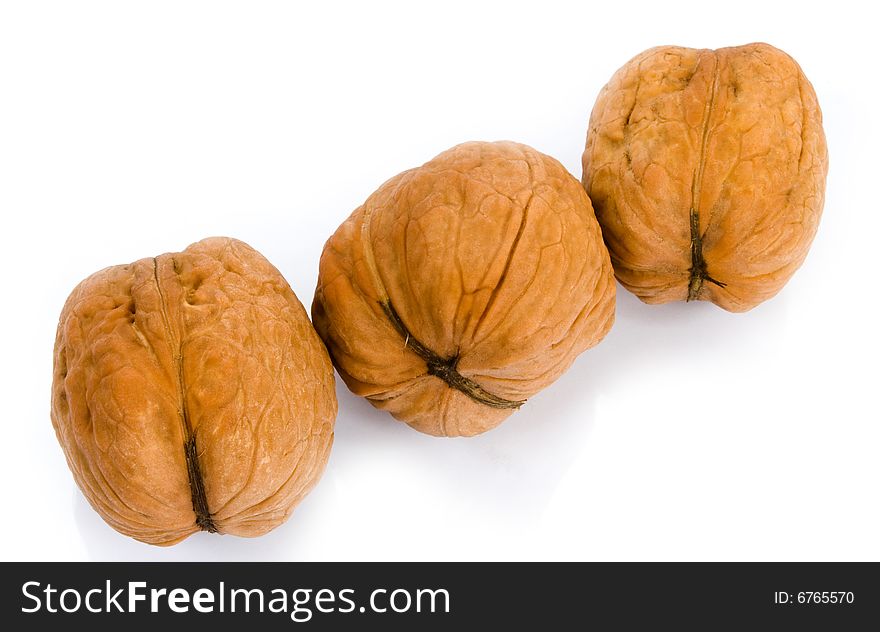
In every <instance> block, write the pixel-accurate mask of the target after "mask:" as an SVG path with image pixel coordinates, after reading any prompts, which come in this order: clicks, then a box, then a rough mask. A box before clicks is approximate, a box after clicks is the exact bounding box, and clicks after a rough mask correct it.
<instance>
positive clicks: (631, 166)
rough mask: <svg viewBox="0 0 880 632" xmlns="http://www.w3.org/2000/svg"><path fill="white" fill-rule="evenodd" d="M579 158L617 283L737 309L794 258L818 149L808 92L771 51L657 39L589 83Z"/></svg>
mask: <svg viewBox="0 0 880 632" xmlns="http://www.w3.org/2000/svg"><path fill="white" fill-rule="evenodd" d="M583 166H584V176H583V182H584V186H585V187H586V189H587V192H588V193H589V194H590V199H591V200H592V202H593V205H594V206H595V209H596V217H597V218H598V220H599V223H600V224H601V225H602V232H603V235H604V237H605V242H606V244H607V245H608V249H609V250H610V252H611V261H612V263H613V264H614V271H615V273H616V275H617V278H618V279H619V280H620V282H621V283H622V284H623V285H624V287H626V288H627V289H629V290H630V291H631V292H634V293H635V294H636V295H637V296H638V297H639V298H640V299H642V300H643V301H645V302H646V303H665V302H668V301H677V300H708V301H712V302H713V303H715V304H716V305H719V306H721V307H723V308H724V309H726V310H729V311H734V312H741V311H746V310H748V309H751V308H752V307H754V306H755V305H757V304H758V303H761V302H762V301H765V300H767V299H768V298H770V297H772V296H774V295H775V294H776V293H777V292H778V291H779V290H780V289H781V288H782V286H783V285H785V283H786V281H788V279H789V278H791V275H792V274H794V271H795V270H796V269H797V268H798V267H799V266H800V265H801V263H802V262H803V260H804V257H806V255H807V250H808V249H809V247H810V243H811V242H812V240H813V236H814V235H815V234H816V228H817V227H818V224H819V217H820V215H821V214H822V204H823V202H824V198H825V176H826V174H827V171H828V154H827V150H826V146H825V135H824V133H823V131H822V113H821V111H820V110H819V104H818V102H817V101H816V94H815V92H814V91H813V87H812V86H811V85H810V82H809V81H807V78H806V77H805V76H804V73H803V72H802V71H801V69H800V67H799V66H798V65H797V63H796V62H795V61H794V60H793V59H792V58H791V57H789V56H788V55H786V54H785V53H783V52H782V51H780V50H778V49H776V48H773V47H772V46H769V45H767V44H749V45H747V46H738V47H735V48H721V49H718V50H716V51H712V50H695V49H690V48H680V47H677V46H663V47H660V48H652V49H650V50H647V51H645V52H643V53H642V54H641V55H638V56H636V57H635V58H633V59H632V60H631V61H630V62H629V63H627V64H626V65H625V66H624V67H623V68H621V69H620V70H618V71H617V73H616V74H615V75H614V76H613V77H612V78H611V81H609V82H608V85H606V86H605V87H604V88H603V89H602V92H601V93H600V94H599V97H598V99H597V100H596V105H595V107H594V108H593V113H592V116H591V117H590V128H589V133H588V136H587V144H586V150H585V151H584V155H583Z"/></svg>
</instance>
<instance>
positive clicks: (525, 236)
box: [312, 142, 615, 436]
mask: <svg viewBox="0 0 880 632" xmlns="http://www.w3.org/2000/svg"><path fill="white" fill-rule="evenodd" d="M614 298H615V284H614V277H613V272H612V269H611V263H610V261H609V259H608V252H607V250H606V249H605V246H604V245H603V244H602V237H601V233H600V230H599V226H598V224H597V223H596V219H595V217H594V216H593V211H592V208H591V207H590V201H589V199H588V198H587V196H586V194H585V193H584V190H583V188H582V187H581V186H580V184H579V183H578V181H577V180H576V179H575V178H573V177H572V176H571V175H570V174H569V173H568V172H567V171H566V170H565V168H564V167H563V166H562V165H561V164H559V162H557V161H556V160H554V159H553V158H550V157H549V156H545V155H543V154H541V153H538V152H537V151H535V150H534V149H531V148H530V147H526V146H525V145H519V144H516V143H511V142H498V143H481V142H472V143H465V144H463V145H459V146H457V147H454V148H452V149H450V150H449V151H446V152H444V153H442V154H440V155H439V156H437V157H436V158H434V159H433V160H431V161H430V162H428V163H426V164H425V165H423V166H421V167H418V168H416V169H411V170H409V171H405V172H404V173H401V174H400V175H398V176H396V177H394V178H392V179H391V180H389V181H388V182H386V183H385V184H383V185H382V186H381V187H380V188H379V190H378V191H376V192H375V193H374V194H373V195H371V196H370V197H369V198H368V199H367V201H366V202H365V203H364V204H363V206H361V207H360V208H358V209H357V210H355V211H354V213H352V215H351V216H350V217H349V218H348V219H347V220H346V221H345V223H344V224H342V225H341V226H340V227H339V229H338V230H337V231H336V233H335V234H334V235H333V236H332V237H331V238H330V240H329V241H328V242H327V244H326V245H325V247H324V252H323V254H322V255H321V264H320V274H319V277H318V288H317V291H316V293H315V299H314V303H313V304H312V318H313V320H314V322H315V327H316V329H317V330H318V333H319V334H320V335H321V337H322V338H323V339H324V341H325V342H326V343H327V347H328V349H329V350H330V355H331V357H332V358H333V361H334V363H335V365H336V368H337V369H338V370H339V373H340V375H341V376H342V378H343V380H344V381H345V383H346V384H347V385H348V387H349V388H350V389H351V390H352V391H353V392H354V393H356V394H358V395H362V396H364V397H366V398H367V399H368V400H369V401H370V403H372V404H373V405H374V406H376V407H377V408H382V409H385V410H388V411H389V412H390V413H391V414H392V415H394V417H396V418H397V419H399V420H401V421H404V422H406V423H407V424H409V425H410V426H412V427H413V428H415V429H417V430H420V431H422V432H425V433H428V434H433V435H447V436H455V435H475V434H478V433H481V432H484V431H486V430H488V429H490V428H492V427H494V426H496V425H498V424H499V423H501V421H502V420H504V419H505V418H506V417H508V416H509V415H510V414H511V413H512V412H513V411H514V410H516V409H517V408H519V407H520V406H521V405H522V403H523V402H524V401H525V399H526V398H527V397H530V396H531V395H533V394H535V393H537V392H538V391H540V390H541V389H542V388H544V387H546V386H547V385H548V384H550V383H551V382H553V381H554V380H555V379H556V378H558V377H559V376H560V375H561V374H562V373H563V372H564V371H565V370H566V369H567V368H568V366H569V365H570V364H571V363H572V361H574V359H575V357H576V356H577V355H578V354H579V353H581V352H582V351H584V350H585V349H588V348H590V347H592V346H593V345H595V344H596V343H598V342H599V341H600V340H601V339H602V338H603V337H604V336H605V334H606V333H607V332H608V330H609V329H610V328H611V324H612V322H613V320H614Z"/></svg>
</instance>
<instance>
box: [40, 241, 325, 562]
mask: <svg viewBox="0 0 880 632" xmlns="http://www.w3.org/2000/svg"><path fill="white" fill-rule="evenodd" d="M51 416H52V424H53V425H54V427H55V431H56V434H57V436H58V441H59V442H60V443H61V447H62V448H63V450H64V454H65V456H66V457H67V462H68V465H69V466H70V469H71V471H72V472H73V476H74V478H75V479H76V483H77V484H78V485H79V487H80V489H81V490H82V492H83V494H84V495H85V497H86V498H87V499H88V501H89V503H90V504H91V505H92V507H94V508H95V510H96V511H97V512H98V513H99V514H100V515H101V517H102V518H104V520H105V521H106V522H107V523H108V524H109V525H110V526H111V527H113V528H114V529H116V530H117V531H119V532H120V533H123V534H125V535H129V536H131V537H133V538H136V539H138V540H141V541H143V542H147V543H150V544H157V545H170V544H175V543H177V542H179V541H181V540H183V539H184V538H186V537H187V536H189V535H191V534H192V533H195V532H196V531H199V530H204V531H210V532H217V533H231V534H235V535H239V536H248V537H250V536H257V535H261V534H263V533H265V532H267V531H269V530H271V529H273V528H274V527H276V526H278V525H279V524H281V523H282V522H284V520H286V519H287V517H288V516H289V515H290V514H291V512H292V511H293V508H294V506H295V505H296V504H297V503H298V502H299V501H300V500H301V499H302V498H303V497H304V496H305V495H306V494H307V493H308V492H309V490H310V489H311V488H312V487H313V486H314V485H315V483H316V482H317V480H318V478H319V477H320V475H321V473H322V471H323V469H324V465H325V464H326V462H327V457H328V455H329V451H330V446H331V444H332V441H333V424H334V420H335V417H336V394H335V390H334V378H333V368H332V365H331V364H330V359H329V357H328V355H327V352H326V350H325V348H324V345H323V344H322V343H321V341H320V339H319V338H318V336H317V334H316V333H315V331H314V329H313V328H312V326H311V323H310V322H309V319H308V316H307V314H306V312H305V310H304V309H303V307H302V305H301V304H300V302H299V301H298V300H297V298H296V296H295V295H294V293H293V291H292V290H291V289H290V286H289V285H288V284H287V282H286V281H285V280H284V278H283V277H282V276H281V274H280V273H279V272H278V271H277V270H276V269H275V268H274V267H273V266H272V265H271V264H270V263H269V262H268V261H267V260H266V259H265V258H263V256H262V255H260V254H259V253H258V252H257V251H255V250H253V249H252V248H251V247H250V246H248V245H246V244H244V243H242V242H240V241H236V240H234V239H228V238H219V237H218V238H211V239H206V240H203V241H200V242H198V243H196V244H193V245H191V246H190V247H189V248H187V249H186V250H184V251H183V252H179V253H173V254H164V255H160V256H158V257H155V258H148V259H141V260H139V261H136V262H134V263H132V264H129V265H119V266H113V267H110V268H106V269H104V270H101V271H100V272H97V273H95V274H93V275H92V276H90V277H88V278H87V279H85V280H84V281H83V282H82V283H80V284H79V285H78V286H77V287H76V289H75V290H74V291H73V293H72V294H71V295H70V297H69V298H68V299H67V302H66V304H65V306H64V309H63V311H62V312H61V318H60V321H59V324H58V333H57V336H56V340H55V364H54V379H53V384H52V412H51Z"/></svg>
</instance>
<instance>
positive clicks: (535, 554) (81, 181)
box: [0, 0, 880, 560]
mask: <svg viewBox="0 0 880 632" xmlns="http://www.w3.org/2000/svg"><path fill="white" fill-rule="evenodd" d="M305 4H306V3H294V2H282V3H271V2H261V3H253V2H241V3H227V2H205V3H193V2H150V3H128V2H76V3H73V2H58V3H45V2H6V3H3V4H2V5H0V6H2V8H0V216H2V225H3V232H2V234H3V247H2V249H0V257H2V266H3V267H2V269H3V271H4V275H3V291H2V297H3V305H2V310H0V331H2V332H3V356H2V361H0V378H2V379H0V384H2V389H3V419H2V429H3V430H2V441H0V451H2V457H0V485H2V494H3V495H2V505H3V516H2V520H0V559H2V560H52V559H63V560H78V559H93V560H305V559H309V560H361V559H368V560H415V559H418V560H450V559H452V560H485V559H500V560H510V559H527V560H531V559H554V560H555V559H559V560H568V559H573V560H710V559H711V560H808V559H809V560H880V538H878V532H880V503H878V483H880V457H878V448H880V428H878V422H880V413H878V384H877V381H878V380H877V378H878V370H877V355H878V350H880V349H878V334H877V311H876V307H877V293H878V291H877V289H876V288H875V287H873V285H872V282H871V279H872V278H873V276H874V275H875V274H876V270H875V262H876V261H877V252H878V242H877V240H878V238H880V220H878V215H880V213H878V208H877V199H878V198H877V193H876V191H877V189H876V187H877V186H878V181H880V178H878V176H877V168H878V160H877V158H878V150H877V147H878V143H880V135H878V129H877V126H878V123H877V121H878V117H877V116H876V115H875V114H874V113H873V112H872V111H871V110H870V108H872V107H874V106H875V105H876V104H877V103H878V102H880V94H878V88H877V82H876V68H877V64H876V57H877V55H876V46H875V44H876V42H875V40H876V34H875V33H874V32H873V30H874V29H873V27H874V24H873V20H869V19H867V17H866V16H861V17H859V9H858V7H860V6H866V5H861V4H855V3H854V4H852V5H850V6H847V3H845V2H841V1H838V2H835V3H833V7H831V9H833V11H832V12H830V13H826V12H823V10H822V9H821V8H820V7H828V6H829V5H827V3H823V4H817V5H816V6H815V7H811V6H810V5H808V4H804V3H803V2H797V3H790V4H786V3H771V2H766V1H760V2H750V1H744V0H737V2H735V3H731V5H730V6H731V7H732V8H731V9H730V10H726V11H724V12H722V13H720V14H719V15H714V13H715V9H714V7H715V6H716V5H712V4H711V3H710V4H706V3H705V2H693V3H683V2H682V3H675V2H663V3H658V2H637V1H634V0H633V1H631V2H628V3H625V5H623V4H621V3H619V2H608V3H602V4H594V3H589V4H588V3H571V4H565V3H554V2H527V3H522V4H516V3H511V2H504V3H475V2H464V3H460V4H458V3H450V2H442V3H441V2H434V3H400V4H381V5H380V4H377V3H375V2H370V3H353V2H352V3H347V4H335V3H308V4H312V5H320V8H318V7H312V8H308V9H307V8H305V7H304V6H302V5H305ZM752 41H766V42H769V43H771V44H774V45H776V46H778V47H780V48H782V49H783V50H785V51H787V52H789V53H790V54H791V55H793V56H794V57H795V58H796V59H797V60H798V61H799V62H800V64H801V65H802V67H803V68H804V70H805V72H806V74H807V76H808V77H809V78H810V80H811V81H812V82H813V85H814V86H815V89H816V92H817V94H818V95H819V101H820V104H821V106H822V108H823V111H824V116H825V123H826V133H827V136H828V144H829V151H830V157H831V170H830V175H829V179H828V192H827V199H826V205H825V215H824V218H823V220H822V225H821V226H820V229H819V233H818V236H817V238H816V241H815V242H814V244H813V248H812V251H811V252H810V255H809V256H808V258H807V261H806V263H805V264H804V266H803V267H802V269H801V270H800V271H799V272H798V273H797V274H796V275H795V276H794V278H793V279H792V281H791V282H790V283H789V284H788V285H787V286H786V287H785V289H784V290H783V291H782V293H781V294H780V295H779V296H777V297H776V298H774V299H773V300H771V301H770V302H768V303H765V304H764V305H761V306H760V307H758V308H756V309H754V310H753V311H751V312H749V313H747V314H739V315H735V314H728V313H726V312H724V311H722V310H721V309H719V308H716V307H714V306H713V305H711V304H707V303H699V304H669V305H664V306H653V307H652V306H647V305H643V304H641V303H640V302H639V301H638V300H636V299H635V298H634V297H633V296H632V295H630V294H629V293H627V292H626V291H625V290H623V289H622V288H619V294H618V297H619V298H618V308H617V322H616V324H615V326H614V328H613V330H612V331H611V333H610V334H609V335H608V337H607V338H606V339H605V341H604V342H603V343H602V344H601V345H599V346H598V347H596V348H595V349H593V350H591V351H589V352H587V353H585V354H584V355H582V356H581V357H580V358H579V359H578V360H577V362H576V363H575V365H574V366H573V367H572V369H571V370H570V371H569V372H568V373H567V374H566V375H565V376H564V377H562V378H561V379H560V380H559V381H558V382H557V383H556V384H554V385H553V386H552V387H550V388H548V389H547V390H546V391H544V392H542V393H541V394H539V395H537V396H536V397H534V398H532V399H531V400H530V401H529V403H528V404H527V405H526V406H525V407H524V408H523V409H522V410H521V411H520V412H518V413H516V414H515V415H514V416H513V417H511V418H510V419H509V420H508V421H507V422H505V423H504V424H503V425H502V426H501V427H499V428H498V429H496V430H493V431H491V432H489V433H487V434H485V435H483V436H480V437H477V438H473V439H457V440H449V439H446V440H444V439H437V438H432V437H428V436H425V435H421V434H418V433H417V432H415V431H413V430H410V429H409V428H407V427H406V426H404V425H402V424H400V423H398V422H395V421H394V420H392V419H391V417H390V416H388V415H387V414H385V413H382V412H380V411H376V410H374V409H373V408H372V407H371V406H369V405H368V404H367V403H366V402H365V401H363V400H361V399H358V398H356V397H354V396H352V395H351V394H349V393H348V391H347V390H346V389H345V387H344V386H343V385H342V384H341V382H340V383H339V388H338V394H339V406H340V414H339V418H338V421H337V426H336V443H335V447H334V450H333V453H332V455H331V457H330V463H329V465H328V468H327V471H326V473H325V475H324V478H323V479H322V481H321V482H320V484H319V485H318V487H317V488H316V490H315V491H314V492H313V493H312V494H311V495H310V496H309V497H308V498H307V499H306V500H305V502H304V503H303V504H302V505H301V506H300V507H299V508H298V509H297V511H296V512H295V513H294V515H293V517H292V519H291V520H290V521H289V522H288V523H287V524H285V525H284V526H282V527H281V528H279V529H277V530H275V531H274V532H272V533H271V534H269V535H267V536H265V537H262V538H259V539H256V540H244V539H238V538H235V537H232V536H226V537H218V536H212V535H208V534H199V535H197V536H194V537H192V538H190V539H189V540H187V541H185V542H184V543H182V544H180V545H178V546H176V547H173V548H170V549H160V548H155V547H150V546H147V545H144V544H140V543H138V542H135V541H133V540H129V539H127V538H125V537H123V536H120V535H118V534H116V533H115V532H114V531H112V530H111V529H110V528H109V527H107V526H106V525H105V524H104V523H103V522H102V521H101V519H100V518H99V517H98V515H97V514H95V513H94V512H93V511H92V510H91V508H90V507H89V506H88V504H87V503H86V501H85V500H84V499H83V497H82V495H81V494H80V493H79V491H78V490H77V488H76V487H75V485H74V483H73V479H72V477H71V475H70V473H69V472H68V470H67V466H66V464H65V462H64V458H63V456H62V452H61V450H60V448H59V447H58V445H57V442H56V440H55V436H54V433H53V430H52V426H51V424H50V421H49V391H50V389H49V386H50V382H51V362H52V344H53V340H54V334H55V326H56V322H57V317H58V313H59V311H60V310H61V307H62V305H63V302H64V300H65V298H66V297H67V294H68V293H69V291H70V290H71V289H72V288H73V286H74V285H75V284H76V283H77V282H78V281H79V280H80V279H82V278H83V277H85V276H86V275H88V274H90V273H92V272H94V271H95V270H97V269H99V268H102V267H104V266H107V265H111V264H117V263H126V262H130V261H133V260H135V259H138V258H140V257H145V256H152V255H155V254H158V253H161V252H166V251H174V250H180V249H182V248H184V247H185V246H187V245H188V244H189V243H191V242H193V241H197V240H199V239H201V238H203V237H206V236H209V235H230V236H234V237H237V238H239V239H243V240H245V241H247V242H249V243H250V244H251V245H253V246H254V247H255V248H257V249H258V250H260V251H261V252H262V253H264V254H265V255H266V257H267V258H268V259H269V260H270V261H272V262H273V263H274V264H275V265H276V266H277V267H278V268H279V269H280V270H281V271H282V273H283V274H284V275H285V276H286V277H287V279H288V280H289V282H290V284H291V285H292V287H293V289H294V291H295V292H296V293H297V295H298V296H299V297H300V300H301V301H302V302H303V303H304V304H305V305H307V306H308V305H309V304H310V303H311V299H312V293H313V291H314V287H315V281H316V278H317V266H318V257H319V255H320V252H321V249H322V246H323V244H324V241H325V240H326V239H327V238H328V237H329V235H330V234H331V233H332V232H333V231H334V230H335V228H336V227H337V226H338V225H339V223H340V222H342V221H343V220H344V219H345V218H346V217H347V216H348V214H349V213H350V212H351V211H352V210H353V209H354V208H355V207H356V206H358V205H359V204H360V203H361V202H362V201H363V200H364V199H365V198H366V197H367V196H368V195H369V194H370V193H371V192H372V191H373V190H374V189H375V188H377V187H378V186H379V184H381V183H382V182H383V181H384V180H386V179H387V178H389V177H391V176H393V175H395V174H396V173H398V172H400V171H402V170H403V169H406V168H409V167H412V166H416V165H418V164H421V163H423V162H425V161H426V160H428V159H430V158H431V157H433V156H434V155H436V154H437V153H439V152H440V151H442V150H444V149H446V148H448V147H450V146H452V145H454V144H457V143H459V142H462V141H466V140H498V139H511V140H517V141H520V142H524V143H527V144H530V145H532V146H534V147H535V148H536V149H539V150H541V151H543V152H545V153H548V154H550V155H553V156H555V157H557V158H558V159H559V160H561V161H562V162H563V164H565V165H566V166H567V167H568V169H569V170H570V171H571V172H572V173H573V174H574V175H575V176H576V177H580V173H581V167H580V155H581V151H582V149H583V144H584V138H585V134H586V127H587V120H588V117H589V113H590V109H591V107H592V105H593V101H594V99H595V97H596V94H597V93H598V91H599V89H600V88H601V87H602V86H603V85H604V83H605V82H606V81H607V80H608V78H609V77H610V76H611V74H612V73H613V72H614V70H616V69H617V68H618V67H619V66H620V65H622V64H623V63H624V62H626V61H627V60H628V59H629V58H630V57H632V56H633V55H635V54H636V53H638V52H640V51H641V50H643V49H645V48H648V47H651V46H654V45H659V44H679V45H684V46H692V47H710V48H717V47H721V46H730V45H738V44H744V43H748V42H752ZM872 323H873V324H872Z"/></svg>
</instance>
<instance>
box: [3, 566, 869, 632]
mask: <svg viewBox="0 0 880 632" xmlns="http://www.w3.org/2000/svg"><path fill="white" fill-rule="evenodd" d="M0 571H2V584H0V591H2V592H0V602H2V613H0V617H2V621H3V622H4V626H5V627H6V629H14V630H18V629H24V628H26V627H29V626H38V628H37V629H43V628H49V626H52V627H59V628H60V627H61V626H65V625H76V626H79V625H83V626H88V629H90V630H103V629H107V630H114V631H118V630H120V629H124V630H138V629H152V630H155V629H156V626H157V625H161V626H162V629H163V630H177V629H181V630H183V629H187V630H192V629H194V626H199V627H201V626H211V627H213V628H219V629H241V627H240V626H248V625H253V626H256V627H255V628H253V629H259V630H296V629H309V630H339V629H351V628H354V627H356V626H361V625H367V626H370V627H373V626H381V627H382V628H383V629H385V630H412V629H419V630H447V629H450V628H453V627H455V628H461V629H470V627H472V626H474V627H475V626H476V625H477V624H481V625H485V624H487V623H488V624H491V625H492V627H493V628H496V629H497V628H498V627H500V626H505V627H510V628H511V629H528V628H530V627H534V628H535V629H575V628H577V629H581V628H589V627H592V626H600V628H601V629H608V628H609V627H610V628H612V629H630V628H633V627H636V626H639V627H643V626H645V625H649V626H650V627H651V629H654V628H657V627H660V628H661V629H665V628H666V627H668V626H672V629H677V630H681V629H699V630H707V629H708V630H712V629H719V628H727V627H730V626H749V628H750V629H751V628H754V627H755V626H759V628H760V629H764V627H765V626H767V627H769V626H774V628H776V627H778V628H782V629H787V626H795V625H796V626H797V627H798V629H834V630H848V629H877V626H878V625H880V565H878V564H874V563H870V564H858V563H828V564H820V563H705V564H704V563H660V564H650V563H570V564H564V563H406V564H404V563H365V564H355V563H336V564H333V563H327V564H323V563H274V564H272V563H176V564H163V563H155V564H150V563H91V564H89V563H77V564H63V563H33V564H31V563H4V564H2V565H0ZM9 623H11V624H13V625H12V627H8V624H9ZM857 623H858V628H857V627H856V624H857ZM866 624H867V625H868V626H869V627H868V628H865V625H866Z"/></svg>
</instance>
